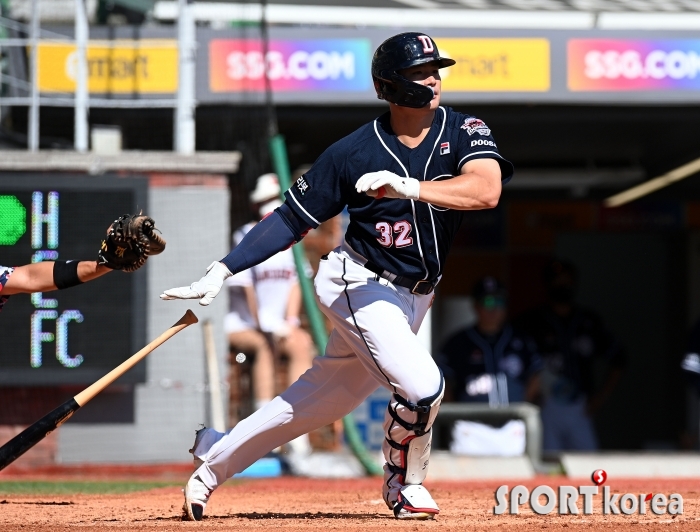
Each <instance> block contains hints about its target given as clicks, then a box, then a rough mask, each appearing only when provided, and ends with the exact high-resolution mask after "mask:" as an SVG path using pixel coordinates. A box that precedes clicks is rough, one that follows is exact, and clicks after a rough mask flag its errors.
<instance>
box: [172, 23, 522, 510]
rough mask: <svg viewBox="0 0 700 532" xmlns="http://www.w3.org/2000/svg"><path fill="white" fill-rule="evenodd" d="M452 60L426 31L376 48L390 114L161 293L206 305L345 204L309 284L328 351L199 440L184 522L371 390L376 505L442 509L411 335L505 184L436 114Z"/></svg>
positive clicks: (485, 156)
mask: <svg viewBox="0 0 700 532" xmlns="http://www.w3.org/2000/svg"><path fill="white" fill-rule="evenodd" d="M453 64H455V61H454V60H452V59H448V58H444V57H441V56H440V53H439V51H438V47H437V45H436V44H435V42H434V41H433V39H431V38H430V37H429V36H428V35H425V34H422V33H402V34H399V35H395V36H394V37H391V38H389V39H387V40H386V41H384V43H382V44H381V45H380V46H379V48H377V50H376V51H375V53H374V56H373V58H372V77H373V79H374V84H375V89H376V91H377V97H378V98H380V99H383V100H386V101H387V102H388V104H389V106H388V107H389V110H388V112H387V113H385V114H383V115H381V116H380V117H378V118H377V119H375V120H373V121H371V122H369V123H368V124H366V125H364V126H362V127H360V128H359V129H358V130H356V131H355V132H354V133H351V134H350V135H348V136H347V137H345V138H343V139H341V140H339V141H338V142H336V143H335V144H333V145H332V146H330V147H329V148H328V149H327V150H326V151H325V152H324V153H323V154H321V156H320V157H319V158H318V159H317V160H316V162H315V163H314V165H313V166H312V168H311V169H310V170H309V171H308V172H306V173H305V174H304V175H303V176H302V177H300V178H299V179H297V180H296V181H295V183H294V184H293V185H292V186H291V187H290V188H289V190H287V191H286V192H285V198H286V201H285V202H284V204H283V205H282V206H280V207H278V208H277V209H275V211H274V212H273V213H272V214H271V215H270V216H268V217H267V218H265V219H264V220H262V221H261V222H260V223H259V224H257V225H256V226H255V227H253V228H252V229H251V230H250V231H249V232H248V234H247V235H246V236H245V238H244V239H243V240H242V241H241V243H240V244H239V245H238V246H237V247H236V248H235V249H234V250H233V251H232V252H231V253H230V254H229V255H227V256H226V257H224V258H223V259H221V260H220V261H216V262H213V263H212V264H210V266H209V267H208V268H207V272H206V275H205V276H204V277H202V278H201V279H200V280H199V281H196V282H194V283H192V284H191V285H190V286H183V287H178V288H171V289H169V290H165V292H164V293H163V294H162V295H161V298H163V299H198V300H199V302H200V304H202V305H208V304H209V303H210V302H211V301H212V300H213V299H214V297H216V295H217V294H218V293H219V291H220V290H221V287H222V286H223V284H224V281H225V279H227V278H228V277H230V276H232V275H233V274H236V273H238V272H240V271H243V270H246V269H248V268H250V267H252V266H255V265H256V264H259V263H260V262H262V261H264V260H266V259H268V258H269V257H271V256H272V255H274V254H275V253H278V252H279V251H282V250H284V249H286V248H287V247H288V246H289V245H290V244H292V243H293V242H298V241H299V240H301V239H302V238H303V236H304V234H306V232H307V231H309V230H310V229H311V228H316V227H318V226H319V225H320V224H321V223H322V222H324V221H325V220H328V219H330V218H332V217H333V216H336V215H337V214H339V213H340V212H341V211H342V210H343V209H344V208H345V207H347V211H348V215H349V224H348V229H347V231H346V233H345V237H344V239H343V241H342V243H341V245H340V246H339V247H337V248H336V249H334V250H333V251H331V252H330V253H328V254H327V255H324V257H323V258H322V259H321V261H320V263H319V269H318V273H317V274H316V277H315V280H314V282H315V288H316V293H317V295H318V300H319V304H320V307H321V310H322V311H323V312H324V314H325V315H326V317H327V318H328V319H329V321H330V322H331V323H332V325H333V327H334V328H333V331H332V332H331V334H330V338H329V339H328V344H327V347H326V352H325V356H322V357H316V359H315V360H314V364H313V366H312V368H311V369H309V370H308V371H307V372H306V373H304V375H302V376H301V378H300V379H299V380H298V381H297V382H295V383H294V384H292V385H291V386H290V387H289V388H288V389H287V390H286V391H285V392H283V393H282V394H281V395H279V396H277V397H275V398H274V399H273V400H272V401H271V402H269V403H268V404H267V405H265V407H263V408H261V409H260V410H258V411H256V412H254V413H253V414H252V415H251V416H249V417H248V418H246V419H244V420H242V421H241V422H240V423H238V424H237V425H236V426H235V427H233V429H231V431H229V432H228V433H226V434H221V433H218V432H216V431H213V430H212V429H203V430H201V431H199V432H198V433H197V435H196V437H195V444H194V446H193V447H192V450H193V451H192V452H193V455H194V464H195V471H194V472H193V473H192V476H191V477H190V479H189V481H188V482H187V484H186V485H185V489H184V494H185V502H184V512H185V518H186V519H191V520H196V521H200V520H201V519H202V518H203V514H204V511H205V508H206V505H207V501H208V500H209V498H210V496H211V495H212V492H214V491H215V490H216V489H217V488H218V487H219V486H220V485H221V484H222V483H223V482H225V481H226V480H227V479H229V478H231V477H232V476H233V475H235V474H236V473H239V472H241V471H243V470H244V469H245V468H246V467H248V466H249V465H250V464H252V463H253V462H255V461H256V460H257V459H259V458H260V457H262V456H264V455H265V454H266V453H267V452H269V451H270V450H272V449H274V448H275V447H277V446H279V445H282V444H284V443H286V442H288V441H290V440H292V439H294V438H296V437H297V436H299V435H301V434H304V433H308V432H310V431H312V430H315V429H317V428H319V427H322V426H324V425H328V424H330V423H332V422H334V421H336V420H337V419H340V418H341V417H343V416H345V415H346V414H348V413H349V412H352V411H353V410H354V409H355V408H357V407H358V406H359V405H360V404H361V403H362V401H364V399H365V398H366V397H367V396H368V395H369V394H370V393H372V392H373V391H374V390H375V389H376V388H377V386H380V385H381V386H384V387H385V388H387V389H388V390H390V391H391V392H392V393H393V395H392V398H391V399H390V401H389V404H388V405H387V411H386V417H385V420H384V431H385V443H384V445H383V449H382V450H383V453H384V458H385V460H386V463H385V465H384V482H383V483H382V497H383V499H384V501H385V503H386V505H387V506H388V508H389V509H390V510H391V511H392V512H393V514H394V516H395V517H396V518H397V519H432V518H433V517H434V516H435V515H436V514H437V513H438V512H439V507H438V505H437V503H436V502H435V500H434V499H433V498H432V496H431V495H430V493H429V492H428V490H427V489H426V488H425V487H424V486H423V480H424V479H425V478H426V474H427V472H428V463H429V459H430V447H431V445H430V442H431V438H432V430H431V429H432V425H433V422H434V421H435V416H436V415H437V413H438V409H439V407H440V403H441V401H442V397H443V394H444V382H443V377H442V373H441V372H440V369H439V368H438V366H437V364H435V361H434V360H433V358H432V356H431V354H430V352H429V351H428V350H427V349H426V348H425V347H423V345H422V344H421V342H420V341H419V339H418V337H417V336H416V333H417V332H418V329H419V328H420V325H421V322H422V321H423V318H424V317H425V315H426V313H427V311H428V308H429V307H430V305H431V303H432V300H433V291H434V289H435V286H436V285H437V284H438V283H439V282H440V279H441V277H442V275H443V266H444V264H445V261H446V259H447V253H448V251H449V248H450V245H451V243H452V240H453V238H454V235H455V232H456V231H457V229H458V228H459V226H460V224H461V222H462V218H463V214H464V211H468V210H477V209H490V208H493V207H495V206H496V205H497V204H498V201H499V198H500V195H501V185H502V183H504V182H506V181H508V180H509V179H510V178H511V176H512V175H513V166H512V164H511V163H510V162H508V161H507V160H506V159H504V158H503V157H502V156H501V155H500V154H499V153H498V149H497V147H496V141H495V139H494V137H493V136H492V135H491V129H490V128H489V127H488V126H487V125H486V124H485V123H484V122H483V121H482V120H480V119H478V118H476V117H474V116H471V115H467V114H462V113H458V112H456V111H454V110H452V109H450V108H448V107H443V106H441V105H440V97H441V80H440V69H441V68H445V67H449V66H451V65H453ZM272 504H274V502H272Z"/></svg>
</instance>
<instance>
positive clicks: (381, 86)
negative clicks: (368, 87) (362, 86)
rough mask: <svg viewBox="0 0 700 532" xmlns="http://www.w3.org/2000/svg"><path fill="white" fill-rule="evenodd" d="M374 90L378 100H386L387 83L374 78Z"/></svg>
mask: <svg viewBox="0 0 700 532" xmlns="http://www.w3.org/2000/svg"><path fill="white" fill-rule="evenodd" d="M374 90H375V91H376V93H377V99H378V100H384V92H385V90H386V82H385V81H383V80H381V79H377V78H374Z"/></svg>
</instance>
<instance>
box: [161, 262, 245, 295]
mask: <svg viewBox="0 0 700 532" xmlns="http://www.w3.org/2000/svg"><path fill="white" fill-rule="evenodd" d="M231 275H233V274H232V273H231V272H230V271H229V270H228V268H227V267H226V266H224V265H223V264H222V263H221V262H218V261H217V262H212V263H211V264H210V265H209V267H208V268H207V274H206V275H205V276H204V277H202V278H201V279H200V280H199V281H197V282H196V283H192V284H191V285H190V286H181V287H179V288H171V289H170V290H166V291H165V292H163V293H162V294H161V295H160V298H161V299H165V300H168V299H199V304H200V305H202V306H207V305H208V304H209V303H211V302H212V301H213V300H214V298H215V297H216V296H217V294H218V293H219V291H220V290H221V287H222V286H223V284H224V281H225V280H226V278H227V277H231Z"/></svg>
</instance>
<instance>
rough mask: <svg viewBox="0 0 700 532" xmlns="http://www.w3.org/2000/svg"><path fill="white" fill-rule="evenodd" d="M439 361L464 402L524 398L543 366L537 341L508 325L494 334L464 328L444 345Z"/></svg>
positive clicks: (459, 399) (497, 403)
mask: <svg viewBox="0 0 700 532" xmlns="http://www.w3.org/2000/svg"><path fill="white" fill-rule="evenodd" d="M437 358H438V360H437V362H438V363H439V365H440V367H441V368H442V370H443V373H444V374H445V379H446V380H447V381H448V383H449V384H450V385H451V387H452V388H453V390H454V398H455V400H457V401H463V402H489V403H491V404H493V405H503V404H508V403H509V402H510V403H514V402H520V401H524V400H525V387H526V384H527V380H528V379H529V378H530V377H531V376H532V375H534V374H535V373H538V372H539V371H541V370H542V359H541V358H540V356H539V355H538V354H537V346H536V345H535V342H534V341H532V340H531V339H529V338H528V337H527V336H523V335H522V334H519V333H517V332H515V331H514V330H513V328H512V327H511V326H510V325H506V326H505V327H504V328H503V330H502V331H501V332H500V333H498V334H495V335H493V336H487V335H484V334H481V333H480V332H479V330H478V329H477V328H476V327H469V328H467V329H462V330H461V331H459V332H457V333H456V334H455V335H453V336H452V337H451V338H450V339H449V340H448V341H447V342H446V343H445V345H444V346H443V347H442V349H441V350H440V353H439V355H438V357H437Z"/></svg>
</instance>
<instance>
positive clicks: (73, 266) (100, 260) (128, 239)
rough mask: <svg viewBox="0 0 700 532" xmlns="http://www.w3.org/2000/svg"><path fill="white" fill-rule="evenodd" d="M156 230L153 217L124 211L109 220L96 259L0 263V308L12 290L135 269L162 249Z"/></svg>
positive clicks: (47, 288) (59, 285) (55, 286)
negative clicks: (10, 264) (117, 216)
mask: <svg viewBox="0 0 700 532" xmlns="http://www.w3.org/2000/svg"><path fill="white" fill-rule="evenodd" d="M156 231H157V229H156V227H155V224H154V222H153V219H152V218H149V217H148V216H145V215H133V216H131V215H128V214H125V215H123V216H121V217H119V218H117V219H116V220H115V221H114V222H113V223H112V224H110V226H109V228H108V229H107V237H106V238H105V239H104V240H103V241H102V245H101V246H100V249H99V251H98V253H97V260H83V261H78V260H67V261H66V260H57V261H45V262H38V263H35V264H26V265H24V266H14V267H9V266H0V311H1V310H2V309H3V307H4V306H5V304H6V303H7V300H8V299H9V298H10V296H12V295H15V294H33V293H36V292H52V291H54V290H63V289H65V288H70V287H72V286H77V285H79V284H82V283H86V282H88V281H92V280H93V279H97V278H98V277H102V276H103V275H105V274H106V273H109V272H111V271H112V270H124V271H126V272H132V271H136V270H137V269H139V268H140V267H141V266H143V264H145V263H146V260H147V259H148V257H149V256H150V255H157V254H158V253H162V252H163V250H164V249H165V240H163V239H162V238H161V237H160V235H158V234H157V232H156Z"/></svg>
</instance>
